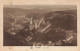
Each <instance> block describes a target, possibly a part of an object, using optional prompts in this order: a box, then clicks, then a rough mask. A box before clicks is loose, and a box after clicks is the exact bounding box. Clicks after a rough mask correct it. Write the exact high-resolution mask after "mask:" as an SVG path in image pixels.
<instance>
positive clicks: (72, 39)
mask: <svg viewBox="0 0 80 51" xmlns="http://www.w3.org/2000/svg"><path fill="white" fill-rule="evenodd" d="M3 46H77V5H4V6H3Z"/></svg>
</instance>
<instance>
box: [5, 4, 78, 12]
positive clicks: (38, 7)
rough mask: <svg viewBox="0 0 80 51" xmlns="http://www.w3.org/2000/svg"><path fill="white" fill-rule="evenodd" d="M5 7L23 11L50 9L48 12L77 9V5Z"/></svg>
mask: <svg viewBox="0 0 80 51" xmlns="http://www.w3.org/2000/svg"><path fill="white" fill-rule="evenodd" d="M4 7H10V8H22V9H48V10H54V11H55V10H72V9H77V6H76V5H31V6H30V5H5V6H4Z"/></svg>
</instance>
